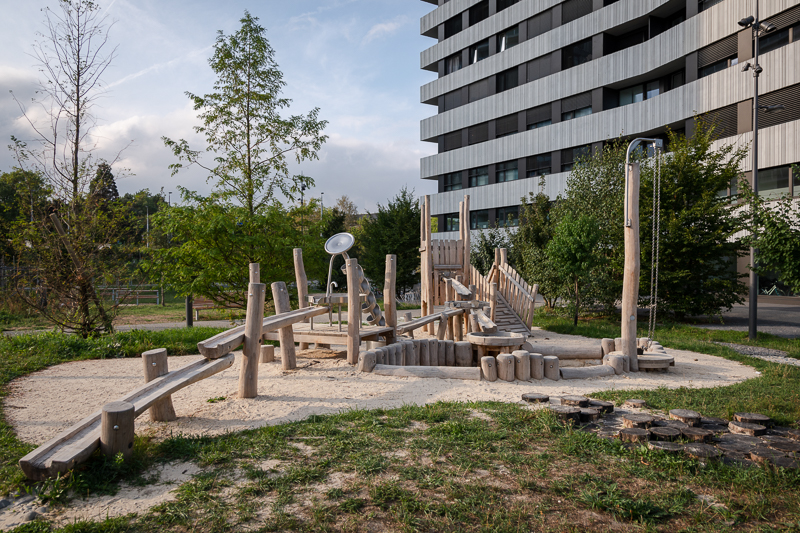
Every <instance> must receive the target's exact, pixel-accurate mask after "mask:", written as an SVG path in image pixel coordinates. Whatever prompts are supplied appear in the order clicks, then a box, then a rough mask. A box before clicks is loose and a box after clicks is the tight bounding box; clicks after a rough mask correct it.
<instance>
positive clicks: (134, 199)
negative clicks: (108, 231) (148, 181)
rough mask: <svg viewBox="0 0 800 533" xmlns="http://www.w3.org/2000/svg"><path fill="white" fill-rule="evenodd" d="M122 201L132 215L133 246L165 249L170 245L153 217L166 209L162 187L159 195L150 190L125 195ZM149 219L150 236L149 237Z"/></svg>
mask: <svg viewBox="0 0 800 533" xmlns="http://www.w3.org/2000/svg"><path fill="white" fill-rule="evenodd" d="M120 201H121V203H122V204H124V205H125V208H126V209H127V210H128V211H129V212H130V214H131V223H132V224H133V226H132V228H131V233H132V234H131V237H130V239H131V244H134V245H138V246H144V247H145V248H150V247H157V248H160V247H163V246H166V245H167V244H168V237H167V236H166V235H165V234H164V233H163V232H161V231H157V228H155V226H154V224H153V222H152V219H151V217H152V216H153V215H155V214H156V213H158V212H159V211H160V210H161V209H166V208H167V207H168V206H167V199H166V196H165V194H164V189H163V187H162V189H161V191H160V192H158V193H157V194H151V193H150V189H142V190H140V191H138V192H136V193H125V194H124V195H123V196H122V197H121V198H120ZM148 219H150V220H149V226H150V228H149V230H150V231H149V236H148Z"/></svg>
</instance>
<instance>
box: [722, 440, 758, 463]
mask: <svg viewBox="0 0 800 533" xmlns="http://www.w3.org/2000/svg"><path fill="white" fill-rule="evenodd" d="M717 448H719V449H720V450H722V451H723V452H725V455H728V456H731V457H737V456H738V455H739V454H741V455H745V456H747V457H746V458H747V459H749V458H750V452H751V451H753V449H755V446H753V445H752V444H745V443H742V442H720V443H717Z"/></svg>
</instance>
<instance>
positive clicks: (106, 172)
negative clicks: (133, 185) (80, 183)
mask: <svg viewBox="0 0 800 533" xmlns="http://www.w3.org/2000/svg"><path fill="white" fill-rule="evenodd" d="M89 196H91V197H92V198H94V199H95V200H96V201H98V203H100V204H103V203H107V202H114V201H116V200H118V199H119V191H118V190H117V181H116V180H115V179H114V173H113V172H111V165H109V164H108V163H106V162H105V161H102V162H101V163H100V164H99V165H97V171H96V173H95V176H94V178H92V181H91V182H90V183H89Z"/></svg>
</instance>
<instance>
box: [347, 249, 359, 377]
mask: <svg viewBox="0 0 800 533" xmlns="http://www.w3.org/2000/svg"><path fill="white" fill-rule="evenodd" d="M360 289H361V280H360V279H359V276H358V260H357V259H348V260H347V362H348V363H350V364H351V365H355V364H356V363H358V349H359V346H360V345H361V329H360V328H361V290H360Z"/></svg>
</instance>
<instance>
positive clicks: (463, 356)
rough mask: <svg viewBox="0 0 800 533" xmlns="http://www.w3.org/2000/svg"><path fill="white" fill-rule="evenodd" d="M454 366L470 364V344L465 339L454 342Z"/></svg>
mask: <svg viewBox="0 0 800 533" xmlns="http://www.w3.org/2000/svg"><path fill="white" fill-rule="evenodd" d="M453 348H454V351H455V358H456V366H472V344H470V343H469V342H466V341H462V342H454V343H453Z"/></svg>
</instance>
